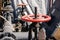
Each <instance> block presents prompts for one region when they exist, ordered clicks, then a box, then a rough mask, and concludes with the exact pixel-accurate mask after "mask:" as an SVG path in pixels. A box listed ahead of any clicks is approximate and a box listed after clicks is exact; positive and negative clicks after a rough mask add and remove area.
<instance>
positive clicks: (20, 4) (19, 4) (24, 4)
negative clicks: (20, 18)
mask: <svg viewBox="0 0 60 40" xmlns="http://www.w3.org/2000/svg"><path fill="white" fill-rule="evenodd" d="M26 5H27V4H18V5H17V6H26Z"/></svg>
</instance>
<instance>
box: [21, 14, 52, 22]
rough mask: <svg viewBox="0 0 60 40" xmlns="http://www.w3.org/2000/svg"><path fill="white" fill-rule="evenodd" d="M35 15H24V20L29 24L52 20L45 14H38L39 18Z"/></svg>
mask: <svg viewBox="0 0 60 40" xmlns="http://www.w3.org/2000/svg"><path fill="white" fill-rule="evenodd" d="M34 17H35V16H34V14H32V15H31V14H30V15H24V16H22V18H21V19H22V20H24V21H27V22H48V21H50V20H51V17H50V16H48V15H44V14H38V15H37V18H34Z"/></svg>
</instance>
